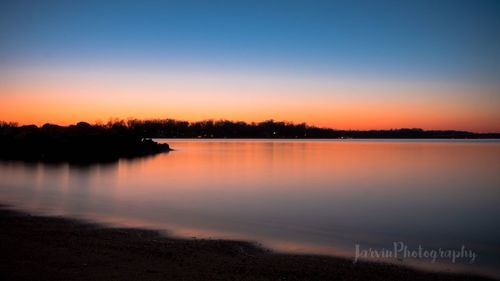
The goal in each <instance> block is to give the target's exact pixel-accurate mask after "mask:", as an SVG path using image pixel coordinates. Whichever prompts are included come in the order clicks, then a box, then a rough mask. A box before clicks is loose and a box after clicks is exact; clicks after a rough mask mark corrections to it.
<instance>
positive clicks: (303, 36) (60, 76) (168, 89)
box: [0, 0, 500, 132]
mask: <svg viewBox="0 0 500 281" xmlns="http://www.w3.org/2000/svg"><path fill="white" fill-rule="evenodd" d="M130 117H134V118H141V119H143V118H174V119H182V120H189V121H196V120H203V119H221V118H223V119H231V120H243V121H263V120H266V119H275V120H284V121H292V122H307V123H309V124H312V125H317V126H324V127H332V128H338V129H389V128H399V127H421V128H424V129H458V130H470V131H477V132H485V131H496V132H500V1H480V0H479V1H472V0H470V1H459V0H456V1H451V0H450V1H447V0H435V1H396V0H395V1H356V0H355V1H305V0H304V1H294V0H287V1H285V0H283V1H271V0H268V1H256V0H252V1H243V0H240V1H237V0H235V1H216V0H212V1H208V0H206V1H190V0H183V1H89V0H86V1H71V0H67V1H57V0H47V1H41V0H39V1H25V0H12V1H11V0H0V120H3V121H14V122H19V123H20V124H28V123H34V124H39V125H40V124H43V123H46V122H50V123H58V124H69V123H74V122H77V121H88V122H95V121H103V122H106V121H107V120H108V119H109V118H124V119H126V118H130Z"/></svg>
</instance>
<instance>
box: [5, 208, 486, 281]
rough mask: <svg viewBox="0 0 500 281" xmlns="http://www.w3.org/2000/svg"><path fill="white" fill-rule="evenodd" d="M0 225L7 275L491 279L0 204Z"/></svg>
mask: <svg viewBox="0 0 500 281" xmlns="http://www.w3.org/2000/svg"><path fill="white" fill-rule="evenodd" d="M0 228H1V229H2V231H1V232H0V241H3V242H2V243H0V252H1V253H2V255H1V256H2V260H1V263H0V264H1V265H0V267H1V270H0V272H1V275H3V276H4V280H24V279H31V280H33V279H36V280H111V279H118V280H138V279H144V280H180V279H182V280H426V281H427V280H493V279H488V278H486V277H479V276H473V275H466V274H452V273H436V272H427V271H420V270H415V269H410V268H406V267H402V266H396V265H389V264H378V263H368V262H359V263H357V264H353V263H352V261H351V260H347V259H343V258H335V257H326V256H314V255H294V254H280V253H274V252H270V251H268V250H266V249H263V248H259V247H258V246H255V245H253V244H251V243H249V242H242V241H226V240H206V239H180V238H171V237H165V236H161V235H160V234H159V233H158V232H155V231H149V230H142V229H120V228H107V227H102V226H99V225H96V224H91V223H87V222H81V221H77V220H72V219H65V218H57V217H47V216H36V215H30V214H27V213H23V212H18V211H12V210H9V209H6V208H5V207H1V206H0ZM5 278H6V279H5Z"/></svg>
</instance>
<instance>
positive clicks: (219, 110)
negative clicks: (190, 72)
mask: <svg viewBox="0 0 500 281" xmlns="http://www.w3.org/2000/svg"><path fill="white" fill-rule="evenodd" d="M227 80H228V79H219V80H214V81H211V80H208V82H207V81H206V80H205V81H202V82H199V81H197V80H195V81H194V82H193V83H191V81H189V80H187V82H186V81H184V82H182V81H181V82H178V81H170V82H164V83H163V84H158V83H156V84H155V83H149V84H148V83H139V82H137V81H135V82H128V81H126V79H125V80H124V81H120V82H116V80H113V81H114V82H113V81H111V82H110V81H105V82H103V81H101V80H90V81H84V82H82V81H77V80H62V81H56V82H54V81H51V80H50V79H49V80H43V79H42V80H35V81H33V82H32V83H23V82H22V80H21V81H15V80H14V81H4V82H3V83H2V84H1V85H0V104H1V115H0V120H2V121H7V122H17V123H19V124H36V125H42V124H44V123H55V124H60V125H68V124H73V123H76V122H79V121H86V122H90V123H94V122H97V121H100V122H107V121H108V120H109V119H110V118H120V119H128V118H138V119H156V118H161V119H163V118H172V119H178V120H187V121H200V120H206V119H215V120H217V119H228V120H238V121H246V122H260V121H263V120H268V119H274V120H278V121H289V122H295V123H301V122H306V123H307V124H309V125H315V126H319V127H329V128H336V129H355V130H366V129H391V128H403V127H405V128H408V127H411V128H414V127H418V128H423V129H452V130H468V131H474V132H500V112H499V111H498V108H499V105H500V100H499V98H497V97H496V96H497V95H494V94H491V92H487V91H483V92H473V93H471V91H478V90H475V89H472V90H471V89H467V90H464V89H460V88H454V89H453V88H436V87H435V88H432V87H431V88H422V87H420V88H419V87H406V88H404V87H392V88H391V87H388V86H380V85H378V86H379V88H375V87H372V88H370V87H368V86H365V87H353V86H349V87H348V86H345V85H344V86H338V85H326V86H324V85H320V86H318V85H308V84H307V83H304V84H300V85H291V86H289V85H282V84H280V83H274V84H273V83H267V84H266V83H262V84H259V83H258V81H257V82H255V81H252V83H248V84H244V83H241V81H240V82H236V83H234V82H233V83H225V82H226V81H227Z"/></svg>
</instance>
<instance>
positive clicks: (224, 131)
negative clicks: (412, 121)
mask: <svg viewBox="0 0 500 281" xmlns="http://www.w3.org/2000/svg"><path fill="white" fill-rule="evenodd" d="M116 122H118V123H119V124H121V126H124V127H127V128H129V129H130V130H133V131H135V132H136V133H138V134H142V135H143V136H147V137H151V138H287V139H294V138H297V139H315V138H319V139H322V138H323V139H325V138H333V139H338V138H499V137H500V133H486V134H479V133H472V132H467V131H454V130H446V131H436V130H433V131H427V130H423V129H420V128H402V129H392V130H365V131H361V130H336V129H331V128H319V127H315V126H310V125H307V124H306V123H298V124H296V123H291V122H282V121H280V122H277V121H274V120H266V121H263V122H259V123H255V122H252V123H246V122H242V121H229V120H204V121H198V122H188V121H179V120H174V119H153V120H138V119H129V120H127V121H123V120H119V121H115V123H116Z"/></svg>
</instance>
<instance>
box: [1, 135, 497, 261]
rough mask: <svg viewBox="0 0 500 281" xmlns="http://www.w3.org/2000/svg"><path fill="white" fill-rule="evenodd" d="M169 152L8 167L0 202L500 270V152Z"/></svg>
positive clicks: (278, 243) (291, 247)
mask: <svg viewBox="0 0 500 281" xmlns="http://www.w3.org/2000/svg"><path fill="white" fill-rule="evenodd" d="M168 142H169V143H170V144H171V146H172V147H173V148H174V149H176V151H174V152H172V153H169V154H160V155H156V156H152V157H148V158H139V159H133V160H120V161H118V162H115V163H108V164H96V165H90V166H73V165H69V164H60V165H44V164H25V163H20V162H0V177H1V179H2V180H1V182H0V191H1V193H2V195H1V202H2V203H6V204H10V205H13V206H16V207H19V208H25V209H29V210H37V211H42V212H48V213H53V214H62V215H70V216H74V217H83V218H88V219H94V220H99V221H105V222H113V223H120V224H127V225H136V226H149V227H154V228H161V229H168V230H169V231H171V232H173V233H174V234H177V235H184V236H198V237H200V236H202V237H217V238H236V239H250V240H254V241H258V242H261V243H263V244H264V245H267V246H270V247H274V248H277V249H280V250H287V251H296V252H297V251H298V252H313V253H327V254H341V255H353V254H354V244H355V243H360V244H363V245H364V246H365V247H368V246H372V247H389V246H390V245H391V243H392V242H394V241H404V242H405V243H406V244H409V245H418V244H422V245H424V246H425V247H427V248H439V247H441V248H444V247H450V248H459V247H460V245H462V244H465V245H466V246H467V247H469V248H473V249H475V250H476V251H478V252H479V255H480V257H479V260H478V264H475V265H472V266H470V267H469V268H470V269H472V270H483V271H493V270H494V269H495V266H494V265H495V264H498V262H499V261H500V259H499V256H500V254H499V253H500V251H499V250H500V242H499V241H498V237H500V222H498V220H494V217H495V215H496V214H498V213H500V190H499V188H498V186H500V175H499V174H498V171H500V143H498V142H477V141H470V142H463V141H462V142H450V141H433V142H426V141H423V142H422V141H420V142H408V141H383V142H380V141H378V142H377V141H375V142H373V141H348V142H345V141H344V142H342V141H259V140H249V141H183V140H175V141H174V140H169V141H168ZM441 266H443V265H441ZM444 266H445V267H446V268H456V267H457V265H454V266H451V265H444Z"/></svg>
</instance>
